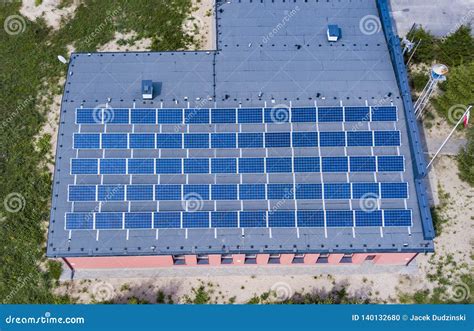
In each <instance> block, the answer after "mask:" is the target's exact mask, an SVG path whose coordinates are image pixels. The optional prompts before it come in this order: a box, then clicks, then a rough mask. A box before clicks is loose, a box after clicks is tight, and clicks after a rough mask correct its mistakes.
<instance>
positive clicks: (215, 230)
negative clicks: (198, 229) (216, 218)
mask: <svg viewBox="0 0 474 331" xmlns="http://www.w3.org/2000/svg"><path fill="white" fill-rule="evenodd" d="M214 238H215V239H217V228H214Z"/></svg>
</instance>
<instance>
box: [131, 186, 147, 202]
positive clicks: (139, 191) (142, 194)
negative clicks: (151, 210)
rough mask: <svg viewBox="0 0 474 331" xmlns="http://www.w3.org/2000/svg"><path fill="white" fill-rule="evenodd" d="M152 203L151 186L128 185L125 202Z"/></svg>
mask: <svg viewBox="0 0 474 331" xmlns="http://www.w3.org/2000/svg"><path fill="white" fill-rule="evenodd" d="M147 200H148V201H153V185H128V186H127V201H147Z"/></svg>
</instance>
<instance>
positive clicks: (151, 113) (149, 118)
mask: <svg viewBox="0 0 474 331" xmlns="http://www.w3.org/2000/svg"><path fill="white" fill-rule="evenodd" d="M131 123H132V124H156V110H155V109H152V108H143V109H132V118H131Z"/></svg>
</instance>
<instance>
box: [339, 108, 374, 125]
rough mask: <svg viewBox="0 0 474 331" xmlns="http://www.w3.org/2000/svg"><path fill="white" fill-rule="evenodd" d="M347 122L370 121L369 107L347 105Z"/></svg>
mask: <svg viewBox="0 0 474 331" xmlns="http://www.w3.org/2000/svg"><path fill="white" fill-rule="evenodd" d="M344 112H345V116H346V118H345V120H346V122H368V121H370V110H369V107H345V108H344Z"/></svg>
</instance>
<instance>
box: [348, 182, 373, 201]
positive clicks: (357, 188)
mask: <svg viewBox="0 0 474 331" xmlns="http://www.w3.org/2000/svg"><path fill="white" fill-rule="evenodd" d="M366 197H373V198H376V197H379V184H378V183H352V198H353V199H361V198H366Z"/></svg>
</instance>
